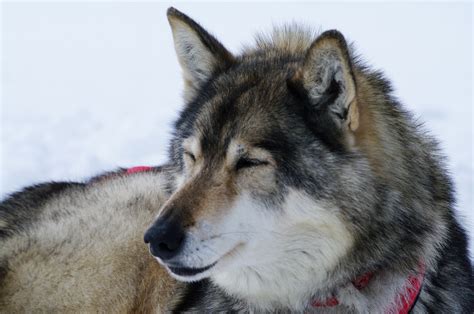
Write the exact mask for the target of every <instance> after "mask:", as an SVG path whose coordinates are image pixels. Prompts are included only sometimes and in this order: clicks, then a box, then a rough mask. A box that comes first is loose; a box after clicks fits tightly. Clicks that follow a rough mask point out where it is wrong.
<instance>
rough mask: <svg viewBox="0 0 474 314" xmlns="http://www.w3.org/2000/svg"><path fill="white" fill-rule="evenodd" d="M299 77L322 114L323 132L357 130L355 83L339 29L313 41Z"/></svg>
mask: <svg viewBox="0 0 474 314" xmlns="http://www.w3.org/2000/svg"><path fill="white" fill-rule="evenodd" d="M297 76H298V79H299V81H300V84H302V85H303V88H304V90H305V93H306V95H307V97H308V99H309V102H310V103H311V107H313V109H314V110H315V111H316V112H317V113H318V115H320V117H318V120H319V122H322V124H325V128H326V130H324V131H329V132H330V133H332V134H339V135H347V133H348V132H355V131H356V130H357V128H358V126H359V110H358V107H357V101H356V100H357V97H356V96H357V90H356V83H355V78H354V74H353V70H352V62H351V57H350V54H349V51H348V47H347V43H346V40H345V39H344V36H343V35H342V34H341V33H340V32H338V31H336V30H331V31H326V32H324V33H322V34H321V35H320V36H319V37H318V38H317V39H316V40H315V41H314V42H313V43H312V45H311V47H310V48H309V50H308V52H307V54H306V57H305V60H304V64H303V67H302V68H301V69H300V71H298V73H297ZM322 119H324V120H325V121H322ZM328 120H329V121H328ZM334 128H335V129H334Z"/></svg>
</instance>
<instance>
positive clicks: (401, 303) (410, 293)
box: [311, 262, 425, 314]
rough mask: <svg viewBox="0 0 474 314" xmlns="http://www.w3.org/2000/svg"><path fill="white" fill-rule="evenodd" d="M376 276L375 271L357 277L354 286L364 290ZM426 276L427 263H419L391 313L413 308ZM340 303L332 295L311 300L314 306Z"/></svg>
mask: <svg viewBox="0 0 474 314" xmlns="http://www.w3.org/2000/svg"><path fill="white" fill-rule="evenodd" d="M372 277H374V273H372V272H369V273H366V274H364V275H362V276H359V277H357V278H356V279H354V280H353V281H352V284H353V285H354V287H356V289H357V290H362V289H364V288H365V287H367V285H368V284H369V283H370V280H371V279H372ZM424 277H425V264H424V263H423V262H420V263H419V266H418V271H417V273H416V274H415V275H410V276H408V278H407V279H406V280H405V283H404V285H403V290H402V291H400V292H399V293H398V295H397V297H396V299H395V302H394V304H395V306H396V307H395V308H394V309H391V310H390V311H388V312H389V313H398V314H406V313H408V312H409V311H410V310H411V309H412V308H413V305H414V304H415V302H416V299H417V297H418V295H419V294H420V290H421V285H422V283H423V278H424ZM338 304H339V300H338V299H337V298H336V297H331V298H329V299H326V300H324V301H320V300H313V301H311V306H312V307H332V306H336V305H338Z"/></svg>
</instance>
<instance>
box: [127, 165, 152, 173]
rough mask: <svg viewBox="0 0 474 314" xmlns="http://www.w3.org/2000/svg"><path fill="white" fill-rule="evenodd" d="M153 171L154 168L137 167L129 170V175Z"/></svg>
mask: <svg viewBox="0 0 474 314" xmlns="http://www.w3.org/2000/svg"><path fill="white" fill-rule="evenodd" d="M151 169H153V168H152V167H148V166H137V167H132V168H128V169H127V174H132V173H136V172H144V171H148V170H151Z"/></svg>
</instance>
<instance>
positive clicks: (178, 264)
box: [145, 9, 368, 302]
mask: <svg viewBox="0 0 474 314" xmlns="http://www.w3.org/2000/svg"><path fill="white" fill-rule="evenodd" d="M168 19H169V22H170V24H171V28H172V31H173V37H174V42H175V48H176V52H177V55H178V59H179V62H180V64H181V66H182V69H183V75H184V79H185V100H186V102H187V104H186V107H185V108H184V110H183V112H182V113H181V117H180V118H179V120H178V121H177V123H176V131H175V136H174V139H173V141H172V144H171V160H172V162H174V164H175V166H176V168H177V169H178V171H177V183H176V189H175V191H174V193H173V194H172V195H171V197H170V198H169V200H168V201H167V202H166V203H165V204H164V206H163V207H162V208H161V210H160V212H159V214H158V217H157V219H156V221H155V222H154V223H153V224H152V226H151V227H150V228H149V229H148V230H147V232H146V234H145V241H146V242H148V243H149V245H150V250H151V253H152V254H153V255H154V256H155V257H157V259H158V260H159V261H160V262H161V263H162V264H163V265H165V266H166V267H167V268H168V270H169V271H170V273H171V274H172V275H173V276H174V277H176V278H177V279H179V280H183V281H195V280H200V279H202V278H206V277H210V278H211V279H212V280H213V281H214V282H215V283H217V284H218V285H220V286H222V287H224V288H225V289H227V290H228V291H229V292H231V293H237V294H241V295H245V296H247V297H250V298H251V297H252V296H253V297H255V298H256V299H259V300H260V299H265V298H270V299H272V302H279V301H282V302H284V301H283V299H290V298H291V297H292V296H291V294H293V293H294V294H298V293H300V292H301V291H303V290H305V291H306V292H307V291H309V289H308V285H318V284H320V283H321V282H323V281H324V280H326V279H327V274H328V273H329V272H331V271H332V270H333V269H334V268H335V267H336V265H337V264H338V261H339V260H340V259H341V257H343V256H344V255H345V254H346V253H347V252H348V250H349V249H350V248H351V246H352V245H353V242H354V238H353V235H352V232H351V229H350V227H349V224H348V222H347V220H348V219H350V218H347V217H345V215H344V214H343V213H342V208H341V207H343V205H342V204H343V201H344V200H345V201H347V202H349V201H354V199H353V198H351V197H352V196H348V195H346V194H349V195H354V194H356V193H357V190H358V189H362V187H364V186H365V187H366V185H365V182H364V179H362V178H363V177H364V175H363V173H364V172H365V170H366V164H365V163H364V162H363V161H361V160H360V159H359V158H358V157H357V153H356V152H355V150H354V149H353V147H354V132H355V131H356V130H357V129H358V128H359V111H358V106H357V93H356V84H355V78H354V74H353V69H352V65H351V58H350V55H349V52H348V48H347V45H346V42H345V40H344V37H343V36H342V35H341V34H340V33H339V32H337V31H329V32H325V33H323V34H322V35H320V36H318V37H314V38H313V40H311V41H308V40H307V39H308V38H310V37H311V36H310V35H308V34H307V35H304V34H302V33H301V32H297V31H295V30H292V29H284V30H280V32H278V33H276V35H274V36H273V41H271V42H270V41H268V40H264V39H260V41H259V43H258V47H257V48H255V49H250V50H248V51H246V52H244V53H243V54H242V55H241V56H234V55H233V54H232V53H230V52H229V51H228V50H227V49H226V48H224V46H223V45H222V44H221V43H219V42H218V41H217V40H216V39H215V38H214V37H213V36H212V35H210V34H209V33H208V32H206V31H205V30H204V29H203V28H202V27H201V26H199V25H198V24H197V23H196V22H194V21H193V20H191V19H190V18H189V17H187V16H185V15H183V14H182V13H180V12H178V11H177V10H175V9H169V11H168ZM305 36H306V37H305ZM358 174H361V175H360V176H359V175H358ZM367 180H368V179H367ZM341 200H342V201H341ZM283 282H284V283H283ZM283 287H284V288H283ZM289 288H290V290H291V291H288V289H289ZM265 291H272V296H269V295H266V293H267V292H265ZM279 292H281V293H279Z"/></svg>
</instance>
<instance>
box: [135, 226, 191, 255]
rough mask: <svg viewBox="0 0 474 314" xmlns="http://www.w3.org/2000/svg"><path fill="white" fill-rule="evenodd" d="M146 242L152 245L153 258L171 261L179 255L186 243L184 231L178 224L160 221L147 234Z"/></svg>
mask: <svg viewBox="0 0 474 314" xmlns="http://www.w3.org/2000/svg"><path fill="white" fill-rule="evenodd" d="M144 240H145V243H149V244H150V252H151V254H153V256H156V257H159V258H161V259H162V260H169V259H171V258H173V257H174V256H176V255H177V254H178V253H179V251H180V249H181V247H182V244H183V242H184V230H183V228H182V227H181V224H179V223H177V222H166V221H160V220H158V221H156V222H155V223H154V224H153V225H152V226H151V227H150V228H149V229H148V230H147V231H146V232H145V237H144Z"/></svg>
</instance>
